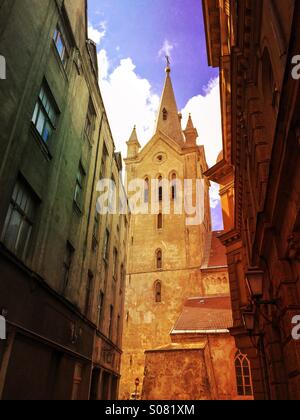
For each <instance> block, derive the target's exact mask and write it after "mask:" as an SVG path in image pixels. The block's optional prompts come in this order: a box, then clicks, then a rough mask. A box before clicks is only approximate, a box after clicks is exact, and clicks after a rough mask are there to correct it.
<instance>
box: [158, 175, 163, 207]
mask: <svg viewBox="0 0 300 420" xmlns="http://www.w3.org/2000/svg"><path fill="white" fill-rule="evenodd" d="M158 200H159V201H162V200H163V180H162V177H161V176H160V177H159V178H158Z"/></svg>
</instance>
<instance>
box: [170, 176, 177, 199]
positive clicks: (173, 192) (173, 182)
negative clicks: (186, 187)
mask: <svg viewBox="0 0 300 420" xmlns="http://www.w3.org/2000/svg"><path fill="white" fill-rule="evenodd" d="M176 183H177V177H176V174H173V175H172V190H171V194H172V200H176V198H177V188H176V187H177V185H176Z"/></svg>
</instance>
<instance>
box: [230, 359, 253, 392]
mask: <svg viewBox="0 0 300 420" xmlns="http://www.w3.org/2000/svg"><path fill="white" fill-rule="evenodd" d="M234 364H235V373H236V381H237V392H238V395H239V396H244V397H245V396H246V397H251V396H252V395H253V388H252V378H251V368H250V362H249V360H248V358H247V356H246V355H244V354H242V353H241V352H240V351H238V352H237V353H236V355H235V361H234Z"/></svg>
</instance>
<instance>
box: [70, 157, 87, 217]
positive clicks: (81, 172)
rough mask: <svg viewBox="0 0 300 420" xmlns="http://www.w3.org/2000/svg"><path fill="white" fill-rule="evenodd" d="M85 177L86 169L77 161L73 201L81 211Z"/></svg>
mask: <svg viewBox="0 0 300 420" xmlns="http://www.w3.org/2000/svg"><path fill="white" fill-rule="evenodd" d="M85 178H86V171H85V169H84V167H83V165H82V162H81V161H80V162H79V165H78V169H77V175H76V184H75V190H74V198H73V200H74V203H75V205H76V207H77V208H78V209H79V210H80V211H82V209H83V205H84V189H85ZM78 192H79V198H80V200H79V201H78Z"/></svg>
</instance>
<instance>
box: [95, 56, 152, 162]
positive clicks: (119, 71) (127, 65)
mask: <svg viewBox="0 0 300 420" xmlns="http://www.w3.org/2000/svg"><path fill="white" fill-rule="evenodd" d="M99 55H100V58H101V60H102V65H101V64H100V63H99V71H100V87H101V92H102V95H103V99H104V103H105V107H106V111H107V114H108V118H109V122H110V126H111V129H112V133H113V136H114V140H115V144H116V148H117V150H119V151H121V152H122V155H123V157H126V155H127V146H126V142H127V141H128V139H129V136H130V134H131V132H132V129H133V127H134V125H136V126H137V131H138V136H139V140H140V143H141V145H142V146H143V145H145V144H146V143H147V142H148V141H149V140H150V138H151V137H152V135H153V132H154V124H155V119H156V112H157V109H158V107H159V97H158V96H157V95H155V94H154V93H153V92H152V89H151V84H150V83H149V81H148V80H147V79H143V78H141V77H140V76H139V75H138V74H137V73H136V67H135V65H134V63H133V61H132V59H131V58H126V59H123V60H121V61H120V64H119V66H118V67H117V68H115V69H114V70H113V71H112V73H110V74H109V75H108V69H109V62H108V59H107V54H106V52H105V51H104V50H102V51H100V53H99Z"/></svg>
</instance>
